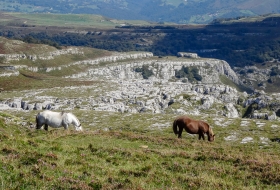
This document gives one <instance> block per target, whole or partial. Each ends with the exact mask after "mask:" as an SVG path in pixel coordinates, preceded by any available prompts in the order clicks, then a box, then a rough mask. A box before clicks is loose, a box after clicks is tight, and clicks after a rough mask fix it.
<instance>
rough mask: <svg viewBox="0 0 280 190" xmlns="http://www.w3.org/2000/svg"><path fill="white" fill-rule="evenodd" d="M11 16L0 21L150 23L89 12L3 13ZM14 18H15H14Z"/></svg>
mask: <svg viewBox="0 0 280 190" xmlns="http://www.w3.org/2000/svg"><path fill="white" fill-rule="evenodd" d="M5 15H10V16H12V17H11V18H10V19H5V20H3V21H2V20H1V19H0V23H1V22H3V23H5V22H10V23H18V24H23V23H24V24H27V25H40V26H60V27H61V26H65V27H87V28H88V27H91V28H99V29H102V28H114V27H115V26H120V25H121V24H133V25H151V23H150V22H146V21H140V20H136V21H134V20H116V19H110V18H106V17H103V16H100V15H89V14H36V13H34V14H25V13H5ZM15 18H16V19H15Z"/></svg>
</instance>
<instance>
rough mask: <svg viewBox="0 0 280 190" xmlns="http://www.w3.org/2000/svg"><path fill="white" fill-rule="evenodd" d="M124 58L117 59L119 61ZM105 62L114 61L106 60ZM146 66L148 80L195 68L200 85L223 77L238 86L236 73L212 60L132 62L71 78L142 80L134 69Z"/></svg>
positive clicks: (165, 78) (223, 63) (227, 66)
mask: <svg viewBox="0 0 280 190" xmlns="http://www.w3.org/2000/svg"><path fill="white" fill-rule="evenodd" d="M139 57H140V58H143V57H145V58H147V57H150V56H139ZM120 59H122V60H125V59H126V58H125V57H123V58H119V60H120ZM105 60H110V61H111V60H115V59H112V58H109V57H108V58H106V59H105ZM144 65H146V66H148V68H149V69H150V70H152V71H153V73H154V75H153V76H152V77H151V78H150V79H149V80H160V79H161V80H170V79H172V78H174V77H175V71H176V70H180V69H181V68H182V67H183V66H185V67H196V68H198V70H199V74H200V75H201V76H202V81H201V82H202V83H208V84H214V83H220V79H219V75H225V76H227V77H228V78H229V79H230V80H232V81H233V82H235V83H237V84H239V83H240V81H239V78H238V77H237V75H236V73H235V72H234V71H233V70H232V69H231V67H230V66H229V64H228V63H227V62H225V61H221V60H214V59H204V60H202V59H183V58H182V59H176V60H168V59H157V60H143V59H142V60H137V59H135V60H133V61H128V62H125V63H123V64H118V65H115V66H108V67H103V68H98V69H91V70H88V71H87V72H86V73H79V74H75V75H72V76H69V77H71V78H80V77H93V78H94V77H102V76H106V78H108V77H109V78H118V79H142V78H143V77H142V76H141V74H139V73H137V72H135V69H136V68H140V67H143V66H144Z"/></svg>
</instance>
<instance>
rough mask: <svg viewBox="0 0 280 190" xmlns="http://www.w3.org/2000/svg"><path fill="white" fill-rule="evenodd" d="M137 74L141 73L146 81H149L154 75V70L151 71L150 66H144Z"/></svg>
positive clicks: (136, 70) (137, 70) (138, 69)
mask: <svg viewBox="0 0 280 190" xmlns="http://www.w3.org/2000/svg"><path fill="white" fill-rule="evenodd" d="M134 71H135V72H138V73H141V74H142V76H143V78H144V79H148V78H149V77H150V76H152V75H154V73H153V71H152V70H149V67H148V65H143V66H142V67H141V68H139V67H137V68H136V69H135V70H134Z"/></svg>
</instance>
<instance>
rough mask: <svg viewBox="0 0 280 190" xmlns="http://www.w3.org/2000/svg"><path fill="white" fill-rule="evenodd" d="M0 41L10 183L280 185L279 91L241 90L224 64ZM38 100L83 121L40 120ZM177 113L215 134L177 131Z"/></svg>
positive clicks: (1, 171)
mask: <svg viewBox="0 0 280 190" xmlns="http://www.w3.org/2000/svg"><path fill="white" fill-rule="evenodd" d="M0 44H1V45H0V47H1V51H2V53H1V54H0V56H1V63H0V68H1V69H0V72H1V73H0V88H1V93H0V131H1V133H0V140H1V143H0V159H1V163H0V166H1V167H0V175H1V188H2V189H169V188H171V189H258V188H261V189H279V186H280V183H279V181H280V179H279V176H280V166H279V155H280V154H279V153H280V152H279V137H280V133H279V128H280V125H279V117H280V99H279V94H269V93H265V92H262V91H254V92H251V93H249V92H248V93H245V92H243V90H244V89H242V85H240V81H239V77H238V75H237V74H236V73H235V72H234V71H233V70H232V69H231V67H230V66H229V64H228V63H227V62H225V61H222V60H218V59H212V58H211V59H210V58H201V57H197V56H195V55H194V54H187V53H183V52H181V53H180V54H179V55H180V57H179V56H178V57H177V56H176V57H175V56H168V57H158V56H154V55H153V54H152V53H151V52H122V53H120V52H113V51H105V50H100V49H94V48H89V47H71V46H68V47H63V48H61V49H56V48H54V47H52V46H48V45H42V44H33V43H25V42H22V41H19V40H10V39H6V38H3V37H0ZM30 47H31V48H30ZM32 47H36V49H38V52H36V51H33V50H32ZM39 50H40V51H39ZM41 50H44V51H41ZM190 55H191V56H192V57H187V56H190ZM182 56H186V57H182ZM42 109H51V110H53V111H57V112H60V111H64V112H72V113H74V114H75V115H76V116H77V117H78V118H79V120H80V122H81V123H82V127H83V129H84V131H83V132H77V131H74V127H73V126H70V127H69V130H67V131H65V130H64V129H63V128H59V129H54V128H50V130H49V131H44V130H36V129H35V128H34V127H35V115H36V114H37V113H38V112H40V111H41V110H42ZM179 115H189V116H191V117H192V118H195V119H201V120H204V121H206V122H208V123H209V124H210V125H211V127H213V131H214V133H215V134H216V139H215V141H214V142H211V143H210V142H208V141H199V140H198V136H197V135H189V134H187V133H186V132H183V138H182V139H178V138H177V137H176V135H175V134H174V133H173V131H172V123H173V120H174V119H175V118H176V117H177V116H179Z"/></svg>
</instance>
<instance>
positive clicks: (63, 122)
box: [36, 110, 83, 131]
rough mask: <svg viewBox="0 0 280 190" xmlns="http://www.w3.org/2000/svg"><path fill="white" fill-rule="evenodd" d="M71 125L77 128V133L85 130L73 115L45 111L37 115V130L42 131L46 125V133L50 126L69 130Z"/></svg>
mask: <svg viewBox="0 0 280 190" xmlns="http://www.w3.org/2000/svg"><path fill="white" fill-rule="evenodd" d="M70 124H72V125H74V126H75V127H76V131H82V130H83V128H82V126H81V123H80V121H79V120H78V119H77V117H76V116H75V115H73V114H72V113H66V112H52V111H49V110H45V111H43V112H40V113H38V114H37V115H36V129H41V127H42V126H43V125H45V126H44V129H45V130H46V131H47V130H48V126H51V127H54V128H58V127H62V126H63V127H64V129H68V126H69V125H70Z"/></svg>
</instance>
